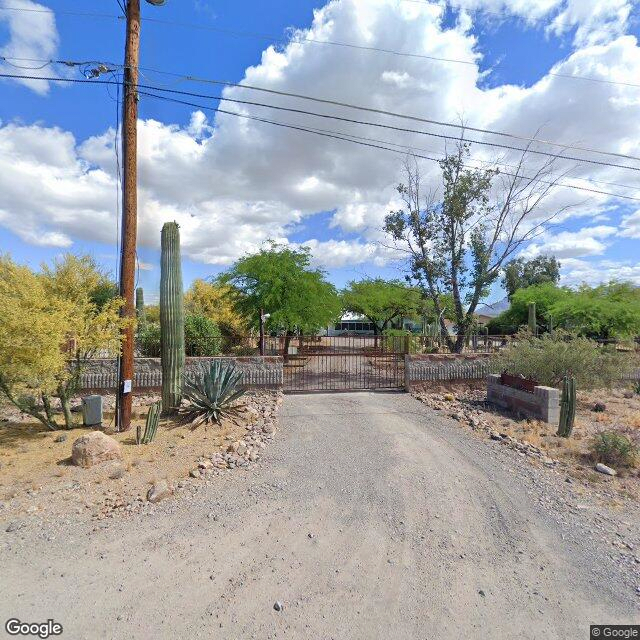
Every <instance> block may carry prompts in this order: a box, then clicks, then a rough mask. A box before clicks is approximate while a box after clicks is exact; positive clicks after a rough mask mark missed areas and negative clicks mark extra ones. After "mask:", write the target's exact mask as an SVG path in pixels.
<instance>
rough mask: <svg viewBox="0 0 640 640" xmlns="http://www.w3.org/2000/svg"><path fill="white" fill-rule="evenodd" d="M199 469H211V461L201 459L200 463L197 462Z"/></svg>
mask: <svg viewBox="0 0 640 640" xmlns="http://www.w3.org/2000/svg"><path fill="white" fill-rule="evenodd" d="M198 467H199V468H200V469H211V467H213V462H211V460H203V461H202V462H201V463H200V464H198Z"/></svg>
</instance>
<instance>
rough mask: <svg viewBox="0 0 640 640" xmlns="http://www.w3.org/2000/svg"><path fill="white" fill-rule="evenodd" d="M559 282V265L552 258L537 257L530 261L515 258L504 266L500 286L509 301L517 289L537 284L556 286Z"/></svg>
mask: <svg viewBox="0 0 640 640" xmlns="http://www.w3.org/2000/svg"><path fill="white" fill-rule="evenodd" d="M559 281H560V263H559V262H558V261H557V260H556V259H555V258H554V257H553V256H550V257H549V256H538V257H537V258H533V259H531V260H525V259H524V258H517V259H516V260H510V261H509V262H507V264H506V265H505V266H504V269H503V273H502V286H503V287H504V288H505V290H506V291H507V296H508V298H509V300H511V299H512V297H513V294H514V293H515V292H516V291H518V290H519V289H526V288H527V287H531V286H533V285H537V284H546V283H548V282H549V283H551V284H558V282H559Z"/></svg>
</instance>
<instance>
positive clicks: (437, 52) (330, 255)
mask: <svg viewBox="0 0 640 640" xmlns="http://www.w3.org/2000/svg"><path fill="white" fill-rule="evenodd" d="M2 1H3V0H0V2H2ZM21 1H22V2H26V1H27V0H21ZM12 2H13V0H12ZM458 5H459V6H462V5H464V6H466V7H467V8H468V9H472V8H474V5H475V6H476V7H477V6H480V5H482V6H484V7H487V8H489V9H491V8H492V7H493V8H494V9H496V10H506V9H508V10H509V11H510V12H512V13H515V14H517V15H522V16H523V17H525V16H529V17H528V18H527V20H534V21H541V20H543V19H544V20H546V24H547V25H548V24H551V20H552V17H553V16H555V15H558V12H559V11H561V10H564V9H566V8H567V7H568V6H569V5H568V4H567V3H566V2H563V1H562V0H557V1H556V0H549V1H548V2H547V3H544V2H542V1H539V2H534V3H532V2H530V1H528V0H527V1H525V0H522V2H516V1H515V0H509V1H508V2H506V1H502V2H499V1H498V0H496V2H494V3H491V2H489V0H477V1H476V0H473V1H472V0H468V1H466V0H465V2H462V0H460V1H459V2H458ZM610 5H611V3H610V2H608V3H607V6H610ZM611 6H612V5H611ZM505 8H506V9H505ZM563 8H564V9H563ZM441 14H442V7H441V6H436V5H429V4H425V5H422V4H416V3H407V2H402V1H401V0H370V1H369V2H367V3H362V2H359V1H357V0H341V1H340V2H337V1H332V2H329V3H328V4H327V5H326V6H325V7H324V8H322V9H320V10H317V11H316V13H315V18H314V22H313V25H312V27H311V29H310V30H309V31H308V32H305V33H304V35H306V36H307V37H309V38H311V39H318V40H325V39H326V40H334V41H346V42H354V43H356V44H361V45H363V46H374V47H380V48H385V49H395V50H405V51H414V52H416V53H420V54H424V55H433V56H440V57H446V58H455V59H464V60H468V61H472V62H473V61H477V60H478V59H479V55H478V54H477V46H476V45H477V42H476V38H475V36H473V35H472V34H471V32H470V31H469V30H468V27H469V24H470V23H469V22H468V21H467V22H464V21H461V22H460V24H458V25H456V26H455V27H453V28H443V26H442V24H441V21H440V18H441ZM552 71H553V72H554V73H559V74H573V73H579V74H582V75H589V76H593V77H596V78H602V79H612V80H621V81H628V78H630V77H640V49H639V48H638V46H637V42H636V39H635V38H634V37H632V36H622V37H619V38H616V39H613V40H611V41H610V42H607V43H606V44H600V45H593V46H585V47H582V48H580V49H578V50H577V51H575V52H573V53H572V54H571V55H570V56H569V57H568V58H567V59H566V60H564V61H562V62H560V63H558V64H557V65H556V66H555V67H554V68H553V70H552ZM479 80H480V73H479V69H478V67H477V66H476V65H475V64H471V65H456V64H449V63H442V62H436V61H427V60H423V59H418V58H405V57H398V56H391V55H386V54H378V53H373V52H364V51H359V50H354V49H346V48H342V47H328V46H320V45H317V44H313V43H304V42H303V43H293V44H291V45H290V46H288V47H286V48H285V49H284V50H280V49H276V48H273V47H269V48H268V49H267V50H265V51H264V52H263V55H262V59H261V61H260V63H259V64H257V65H256V66H253V67H250V68H248V69H247V70H246V74H245V82H246V83H247V84H252V85H258V86H263V87H266V88H269V89H273V90H276V91H288V92H294V93H301V94H308V95H316V96H327V97H330V98H333V99H336V100H340V101H344V102H351V103H354V104H363V105H369V106H371V107H374V108H377V109H386V110H392V111H397V112H401V113H406V114H413V115H417V116H424V117H428V118H432V119H438V120H443V121H449V122H451V121H453V122H455V121H457V120H458V116H459V115H463V116H464V118H465V120H466V121H467V122H468V123H469V124H470V125H473V126H477V127H485V128H492V129H499V130H502V131H511V132H513V133H516V134H518V135H523V136H530V135H532V134H534V133H535V131H536V130H537V129H538V128H539V127H541V126H542V127H543V130H542V133H541V137H544V138H547V139H554V140H559V141H562V142H565V143H573V144H582V145H586V146H590V147H597V148H603V149H608V150H611V151H614V152H618V153H628V154H635V155H640V93H639V92H638V91H637V89H635V88H633V87H625V86H622V85H612V84H606V83H592V82H586V81H571V80H568V79H566V78H560V77H557V76H552V75H549V76H545V77H543V78H542V79H541V80H540V81H538V82H537V83H535V84H534V85H533V86H531V87H528V88H525V87H516V86H512V85H505V86H499V87H495V88H492V89H482V88H480V87H479V86H478V82H479ZM224 94H225V96H226V97H229V98H239V99H243V100H255V99H256V98H258V99H259V100H260V101H264V102H269V103H271V104H275V105H283V106H294V107H302V108H308V109H310V110H314V111H318V112H324V113H330V114H335V115H340V116H345V117H349V118H354V117H355V118H357V119H363V120H367V121H371V122H379V123H385V124H389V123H393V124H394V125H396V124H397V125H399V126H405V125H406V126H408V127H410V128H416V129H422V130H425V131H432V132H438V133H443V134H448V135H454V136H455V135H457V130H456V129H445V128H439V127H436V126H427V125H424V126H422V125H421V124H419V123H410V122H409V121H406V120H397V119H391V118H389V117H386V116H382V115H376V114H363V113H360V112H357V111H354V110H352V109H347V108H340V107H337V106H328V105H316V104H313V103H307V102H303V101H300V100H296V101H294V100H291V99H289V98H285V97H281V96H276V95H273V94H271V95H267V94H256V93H255V92H252V91H250V90H248V89H243V88H227V89H225V91H224ZM142 99H143V100H149V101H151V99H149V98H144V97H143V98H142ZM150 103H151V102H150ZM583 105H589V108H588V109H586V108H584V107H583ZM225 108H227V109H229V110H235V111H236V112H237V113H241V114H245V115H254V116H258V117H261V118H268V119H272V120H275V121H279V122H287V123H291V124H293V125H296V126H297V125H302V126H311V127H322V128H326V129H331V130H335V131H338V132H348V133H351V134H354V135H359V136H368V137H373V138H377V139H382V140H388V141H390V142H393V143H396V144H402V145H407V146H410V147H412V148H415V149H421V150H422V149H426V151H418V153H426V155H431V156H434V157H438V156H440V155H441V154H442V152H443V150H444V143H443V142H442V140H439V139H433V138H430V137H427V136H423V135H418V134H410V133H403V132H399V131H386V130H381V129H377V128H373V127H368V126H364V125H355V124H348V123H344V122H330V121H326V120H324V119H319V118H312V117H310V116H303V115H300V114H288V113H285V112H279V111H276V110H273V109H269V108H265V107H257V106H256V107H252V106H250V105H242V106H240V105H237V106H234V105H233V103H227V104H226V105H225ZM180 122H181V123H182V124H176V123H164V122H159V121H156V120H152V119H149V120H144V121H140V124H139V179H140V189H139V201H140V207H139V215H140V220H139V239H140V242H141V244H142V245H145V246H150V247H157V246H158V244H159V237H160V228H161V226H162V224H163V222H165V221H168V220H176V221H178V222H179V224H180V225H181V230H182V238H183V246H184V253H185V255H186V256H188V257H190V258H192V259H194V260H198V261H202V262H207V263H211V264H218V265H224V264H228V263H229V262H231V261H232V260H234V259H235V258H237V257H238V256H239V255H242V254H243V253H245V252H248V251H252V250H255V249H257V248H258V247H260V246H261V244H262V243H263V242H264V241H265V240H266V239H268V238H271V239H274V240H276V241H281V242H286V241H287V236H288V235H290V233H291V232H292V231H293V230H294V229H295V228H296V227H297V226H298V225H299V223H300V222H301V221H303V220H304V219H305V218H307V217H310V216H312V215H313V214H315V213H317V212H321V211H329V212H334V213H333V216H332V219H331V222H330V226H331V227H332V228H334V230H335V233H336V234H338V233H339V232H344V233H348V234H357V235H358V237H357V238H356V239H350V240H343V239H341V238H340V237H337V238H336V239H334V240H330V241H328V242H326V241H323V242H320V241H318V240H315V239H313V236H314V235H315V234H314V233H313V232H310V233H309V235H310V236H312V238H311V240H309V242H308V243H307V244H309V246H311V247H312V250H313V251H314V254H315V255H316V256H317V258H318V259H320V260H322V262H323V264H325V266H329V267H331V266H338V265H347V264H358V263H367V262H368V263H371V262H373V263H374V264H383V263H386V262H388V261H389V260H390V259H391V255H390V254H389V252H388V251H387V250H384V249H383V248H381V247H380V246H379V245H377V244H376V240H377V239H378V238H379V237H380V227H381V225H382V221H383V218H384V215H385V214H386V213H387V212H388V211H389V210H390V209H392V208H394V207H396V206H397V203H395V201H394V199H395V197H396V193H395V185H396V184H397V183H398V182H399V181H400V179H401V170H400V167H401V162H402V159H403V158H402V154H400V155H396V154H392V153H388V152H385V151H381V150H376V149H371V148H366V147H361V146H357V145H355V144H351V143H348V142H343V141H338V140H334V139H329V138H324V137H320V136H317V135H314V134H308V133H302V132H300V131H294V130H290V129H285V128H280V127H274V126H270V125H268V124H265V123H262V122H256V121H251V120H246V119H241V118H237V117H234V116H232V115H227V114H219V115H218V116H217V117H216V118H215V120H212V119H209V118H208V117H207V115H206V114H205V113H203V112H200V111H194V112H193V113H188V112H187V111H185V113H184V116H183V117H182V118H181V120H180ZM114 135H115V133H114V131H113V130H105V131H103V132H97V135H95V136H94V137H91V138H89V139H87V140H83V141H78V140H76V139H75V138H74V136H73V135H72V134H71V133H69V132H65V131H62V130H60V129H56V128H55V127H45V126H39V125H20V124H16V123H8V124H5V125H4V126H1V127H0V193H2V195H3V197H2V199H1V200H0V224H2V225H3V226H5V227H8V228H9V229H11V230H12V231H14V232H15V233H16V234H18V235H19V236H20V237H21V238H22V239H23V240H25V241H26V242H32V243H39V244H50V245H54V246H60V247H66V246H70V245H71V244H72V243H73V242H75V241H98V242H103V243H109V244H114V243H115V241H116V211H115V204H116V181H115V175H116V166H115V155H114V152H113V140H114ZM473 137H474V138H479V139H480V138H482V135H481V134H473ZM448 144H449V145H451V142H449V143H448ZM537 148H539V149H548V148H549V147H546V146H544V145H538V147H537ZM473 154H474V156H475V157H478V158H481V159H488V158H492V157H494V156H495V150H489V149H487V148H486V147H480V146H478V147H475V148H474V149H473ZM514 157H515V154H509V153H508V152H505V154H504V156H502V160H503V161H504V162H507V163H511V162H513V161H514ZM539 162H540V159H539V158H534V159H533V162H532V164H534V165H536V164H539ZM575 165H576V163H574V162H565V163H564V164H562V165H560V168H561V169H563V170H567V171H570V173H571V175H572V176H575V177H576V178H584V177H587V176H588V177H593V178H596V179H600V180H603V181H606V182H618V183H624V184H629V185H632V186H634V181H635V185H638V187H640V180H639V179H638V176H637V174H633V175H631V172H626V171H624V170H621V169H614V168H610V167H599V166H595V165H578V166H575ZM423 172H424V174H425V176H426V180H427V182H428V184H429V185H430V186H432V187H433V186H436V185H437V183H438V178H439V171H438V167H437V165H435V164H434V163H432V162H428V161H425V163H424V166H423ZM576 182H579V181H578V180H576ZM579 184H583V185H587V184H588V186H591V187H595V188H602V189H603V190H608V189H617V187H606V186H602V185H593V184H590V183H584V182H579ZM613 204H615V201H612V200H611V198H608V197H606V196H602V195H595V194H585V193H580V192H576V191H571V190H568V189H561V190H560V189H559V190H558V191H557V193H556V194H555V195H554V196H553V197H552V198H551V199H549V201H548V202H547V204H546V207H545V210H544V212H541V213H545V214H546V213H549V212H553V211H555V210H559V209H561V208H563V207H565V206H567V205H574V207H573V208H572V209H570V210H569V212H568V213H565V214H564V218H568V217H571V216H573V217H578V216H583V217H584V218H585V219H588V220H594V219H595V216H600V215H602V214H603V212H605V211H609V210H610V209H611V207H612V205H613ZM307 226H308V225H307ZM602 228H603V227H594V226H593V223H591V227H590V228H588V229H587V230H585V235H584V236H581V237H580V238H576V237H574V236H566V235H563V234H559V235H558V236H556V237H551V236H549V237H545V238H544V239H540V240H539V241H538V242H537V243H536V245H535V247H534V248H533V249H532V250H533V251H542V250H546V249H543V243H544V245H545V246H546V245H548V244H549V243H551V244H552V245H553V243H555V245H553V246H555V250H556V251H558V252H560V254H562V255H570V253H571V252H572V251H573V253H572V255H574V256H582V255H596V254H599V253H601V252H602V251H603V250H604V249H606V246H607V243H608V242H610V241H611V240H612V234H609V235H594V232H593V230H594V229H602ZM604 228H608V227H604ZM590 234H591V235H590ZM322 237H325V235H324V234H323V236H322ZM349 237H350V238H351V236H349ZM576 251H577V253H576ZM580 252H582V253H580ZM585 252H586V253H585Z"/></svg>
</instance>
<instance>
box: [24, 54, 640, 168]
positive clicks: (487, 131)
mask: <svg viewBox="0 0 640 640" xmlns="http://www.w3.org/2000/svg"><path fill="white" fill-rule="evenodd" d="M12 59H14V60H16V59H17V58H12ZM24 60H27V59H24ZM29 61H30V62H36V61H37V60H34V59H29ZM56 62H57V63H60V64H67V65H70V64H76V65H80V64H98V62H97V61H92V62H83V63H72V62H68V61H56ZM100 64H104V63H100ZM107 64H109V65H110V66H119V67H121V68H124V67H123V66H122V65H114V64H113V63H107ZM140 70H141V71H144V72H147V73H158V74H162V75H170V76H173V77H176V78H179V79H181V80H186V81H190V82H201V83H206V84H214V85H221V86H226V87H236V88H239V89H249V90H253V91H260V92H264V93H269V94H273V95H279V96H286V97H290V98H298V99H301V100H308V101H311V102H317V103H321V104H328V105H331V106H337V107H343V108H348V109H355V110H358V111H365V112H367V113H375V114H379V115H385V116H391V117H395V118H401V119H404V120H410V121H413V122H423V123H425V124H432V125H437V126H441V127H449V128H454V129H458V130H461V131H474V132H476V133H483V134H488V135H496V136H502V137H506V138H509V139H512V140H520V141H523V142H528V143H536V144H546V145H550V146H556V147H561V148H562V149H565V150H567V149H570V150H573V151H582V152H583V153H597V154H600V155H608V156H613V157H617V158H623V159H625V160H637V161H640V156H633V155H630V154H625V153H618V152H615V151H603V150H601V149H593V148H589V147H583V146H578V145H573V144H568V143H562V142H555V141H553V140H545V139H542V138H535V137H533V138H532V137H528V136H521V135H517V134H514V133H508V132H505V131H496V130H492V129H485V128H481V127H472V126H467V125H464V124H461V123H458V124H456V123H452V122H446V121H442V120H434V119H432V118H423V117H420V116H413V115H408V114H403V113H398V112H395V111H388V110H383V109H374V108H372V107H366V106H362V105H356V104H352V103H349V102H341V101H338V100H332V99H329V98H318V97H315V96H308V95H305V94H300V93H291V92H288V91H278V90H276V89H267V88H265V87H259V86H256V85H247V84H239V83H235V82H229V81H226V80H215V79H208V78H198V77H196V76H190V75H180V74H177V73H172V72H169V71H162V70H159V69H153V68H150V67H140ZM85 75H86V74H85ZM140 86H142V85H140ZM154 89H155V90H160V87H157V86H156V87H154ZM162 90H166V91H171V89H169V88H166V87H163V88H162ZM177 93H179V92H177ZM184 94H185V95H191V96H193V97H198V98H211V99H215V100H228V101H229V100H230V98H223V97H222V96H208V95H204V94H199V93H194V92H184ZM238 102H241V101H238ZM245 104H255V105H258V106H263V105H262V104H261V103H253V102H246V103H245Z"/></svg>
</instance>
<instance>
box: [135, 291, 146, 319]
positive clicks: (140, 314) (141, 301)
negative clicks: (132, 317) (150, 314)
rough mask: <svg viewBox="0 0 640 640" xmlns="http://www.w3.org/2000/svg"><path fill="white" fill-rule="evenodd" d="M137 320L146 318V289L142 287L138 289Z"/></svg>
mask: <svg viewBox="0 0 640 640" xmlns="http://www.w3.org/2000/svg"><path fill="white" fill-rule="evenodd" d="M136 318H138V321H141V320H142V319H143V318H144V289H143V288H142V287H138V288H137V289H136Z"/></svg>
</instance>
